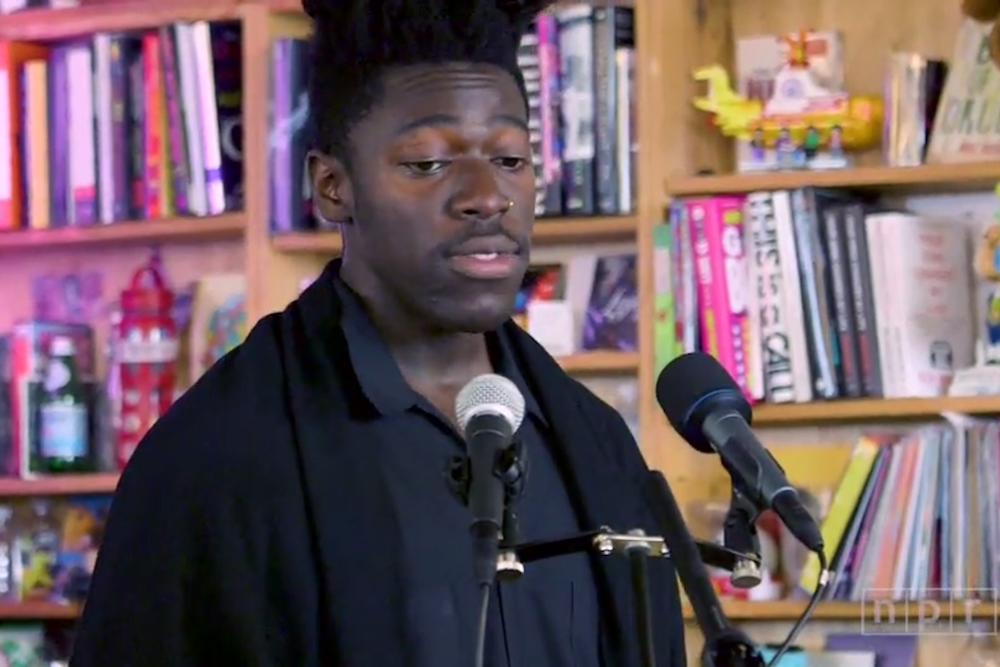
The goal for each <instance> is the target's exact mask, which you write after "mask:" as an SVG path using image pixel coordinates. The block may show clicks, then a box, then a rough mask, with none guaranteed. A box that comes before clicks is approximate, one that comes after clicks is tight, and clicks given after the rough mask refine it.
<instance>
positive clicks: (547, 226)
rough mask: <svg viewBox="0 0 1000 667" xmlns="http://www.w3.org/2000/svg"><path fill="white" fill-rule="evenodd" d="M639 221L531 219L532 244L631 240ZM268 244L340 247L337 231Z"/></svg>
mask: <svg viewBox="0 0 1000 667" xmlns="http://www.w3.org/2000/svg"><path fill="white" fill-rule="evenodd" d="M638 229H639V223H638V221H637V220H636V218H633V217H630V216H622V217H594V218H566V219H550V218H540V219H538V220H537V221H536V222H535V235H534V238H533V243H535V244H536V245H557V244H569V243H572V244H586V243H609V242H615V241H635V238H636V233H637V232H638ZM271 245H272V246H273V247H274V248H275V249H276V250H278V251H280V252H285V253H302V254H319V255H327V254H329V255H333V254H336V253H338V252H340V249H341V247H342V245H341V241H340V233H339V232H336V231H322V232H286V233H282V234H275V235H274V236H272V237H271Z"/></svg>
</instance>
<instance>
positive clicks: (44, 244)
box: [0, 10, 245, 251]
mask: <svg viewBox="0 0 1000 667" xmlns="http://www.w3.org/2000/svg"><path fill="white" fill-rule="evenodd" d="M53 11H56V10H53ZM244 222H245V217H244V215H243V214H242V213H227V214H225V215H217V216H212V217H207V218H172V219H169V220H141V221H134V222H133V221H128V222H116V223H114V224H111V225H94V226H92V227H59V228H53V229H18V230H14V231H4V232H0V251H5V250H16V249H24V248H32V249H42V248H52V247H64V246H93V245H115V244H122V243H156V242H167V241H203V240H209V239H225V238H234V239H235V238H239V237H240V235H241V234H243V229H244Z"/></svg>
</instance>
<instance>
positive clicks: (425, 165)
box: [403, 160, 448, 176]
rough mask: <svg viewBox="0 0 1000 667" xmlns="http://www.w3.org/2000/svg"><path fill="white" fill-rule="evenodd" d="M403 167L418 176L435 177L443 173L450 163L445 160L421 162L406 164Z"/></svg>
mask: <svg viewBox="0 0 1000 667" xmlns="http://www.w3.org/2000/svg"><path fill="white" fill-rule="evenodd" d="M403 166H404V167H405V168H406V169H407V170H409V171H410V172H411V173H412V174H414V175H416V176H433V175H434V174H437V173H440V172H441V171H443V170H444V168H445V167H447V166H448V163H447V162H445V161H444V160H419V161H417V162H406V163H404V164H403Z"/></svg>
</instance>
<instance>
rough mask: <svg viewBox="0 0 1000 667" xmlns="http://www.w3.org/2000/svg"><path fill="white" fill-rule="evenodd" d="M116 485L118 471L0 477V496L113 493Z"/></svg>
mask: <svg viewBox="0 0 1000 667" xmlns="http://www.w3.org/2000/svg"><path fill="white" fill-rule="evenodd" d="M117 487H118V473H93V474H82V475H50V476H48V477H38V478H35V479H16V478H0V498H17V497H29V496H75V495H88V494H105V493H114V492H115V489H116V488H117Z"/></svg>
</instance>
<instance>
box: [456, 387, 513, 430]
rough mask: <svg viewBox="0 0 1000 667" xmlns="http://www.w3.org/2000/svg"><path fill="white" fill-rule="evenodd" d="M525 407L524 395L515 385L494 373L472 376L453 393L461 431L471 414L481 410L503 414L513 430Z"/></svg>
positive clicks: (486, 412) (466, 424) (471, 416)
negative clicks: (455, 394) (456, 392)
mask: <svg viewBox="0 0 1000 667" xmlns="http://www.w3.org/2000/svg"><path fill="white" fill-rule="evenodd" d="M524 410H525V407H524V396H522V395H521V391H520V390H519V389H518V388H517V385H515V384H514V383H513V382H511V381H510V380H508V379H507V378H505V377H504V376H502V375H495V374H493V373H487V374H484V375H478V376H476V377H474V378H472V379H471V380H469V382H468V384H466V385H465V386H464V387H462V389H461V391H459V392H458V396H456V397H455V416H456V417H457V418H458V426H459V428H460V429H461V431H462V434H463V435H464V434H465V429H466V428H467V427H468V426H469V422H470V421H472V418H473V417H477V416H479V415H482V414H491V415H498V416H500V417H503V419H504V420H506V421H507V423H508V424H509V425H510V430H511V432H514V431H516V430H517V429H518V428H519V427H520V426H521V422H522V421H524Z"/></svg>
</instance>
